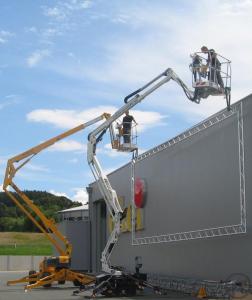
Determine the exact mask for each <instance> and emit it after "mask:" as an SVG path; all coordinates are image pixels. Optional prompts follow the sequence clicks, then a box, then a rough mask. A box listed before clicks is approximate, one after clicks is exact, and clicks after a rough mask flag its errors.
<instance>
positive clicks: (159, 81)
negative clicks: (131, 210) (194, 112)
mask: <svg viewBox="0 0 252 300" xmlns="http://www.w3.org/2000/svg"><path fill="white" fill-rule="evenodd" d="M171 79H172V80H174V81H175V82H177V83H178V84H179V85H180V86H181V87H182V89H183V90H184V92H185V94H186V96H187V98H188V99H189V100H191V101H193V102H196V103H199V101H200V98H199V97H198V96H197V95H196V94H197V93H195V92H192V91H190V90H189V89H188V87H187V86H186V85H185V84H184V82H183V81H182V80H181V79H180V78H179V77H178V76H177V75H176V73H175V72H174V71H173V70H172V69H170V68H168V69H167V70H165V71H164V72H163V73H161V74H160V75H159V76H157V77H155V78H154V79H153V80H151V81H150V82H149V83H147V84H146V85H144V86H143V87H142V88H140V89H138V90H137V91H135V92H133V93H131V94H130V95H128V96H127V97H126V98H125V99H124V102H125V105H124V106H122V107H121V108H120V109H119V110H118V111H116V112H115V113H114V114H113V115H112V116H111V117H110V118H108V119H107V120H106V121H105V122H104V123H102V124H101V125H100V126H98V127H97V128H96V129H95V130H94V131H92V132H91V133H90V134H89V136H88V139H89V141H88V149H87V159H88V163H89V165H90V168H91V170H92V172H93V174H94V177H95V179H96V181H97V184H98V187H99V189H100V192H101V194H102V196H103V197H104V200H105V202H106V205H107V209H108V211H109V213H110V215H111V217H112V220H113V223H114V228H113V230H112V233H111V235H110V236H109V239H108V241H107V244H106V246H105V249H104V250H103V252H102V258H101V262H102V270H103V271H104V272H107V273H110V274H115V275H117V274H118V275H120V274H121V271H117V270H115V269H113V268H112V267H111V266H110V256H111V253H112V250H113V248H114V246H115V244H116V243H117V241H118V238H119V234H120V223H121V217H122V213H123V210H122V208H121V206H120V203H119V201H118V197H117V193H116V191H115V190H114V189H113V188H112V186H111V185H110V182H109V180H108V178H107V176H106V175H105V174H104V173H103V171H102V168H101V166H100V164H99V162H98V160H97V158H96V145H97V143H98V142H100V141H101V139H102V136H103V135H104V134H105V132H106V131H107V129H110V131H113V122H114V121H116V120H117V119H118V118H119V117H121V116H122V115H123V114H124V113H125V112H126V111H127V110H130V109H131V108H132V107H134V106H135V105H136V104H138V103H140V102H141V101H142V100H143V99H144V98H145V97H147V96H148V95H150V94H151V93H153V92H154V91H155V90H157V89H158V88H159V87H161V86H162V85H164V84H165V83H167V82H168V81H170V80H171ZM147 88H148V89H147ZM140 92H143V93H142V94H140ZM111 136H113V132H112V133H111Z"/></svg>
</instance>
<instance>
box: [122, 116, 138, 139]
mask: <svg viewBox="0 0 252 300" xmlns="http://www.w3.org/2000/svg"><path fill="white" fill-rule="evenodd" d="M132 121H133V122H134V123H135V124H136V125H137V122H136V120H135V119H134V117H133V116H131V115H130V114H129V111H128V110H127V111H126V112H125V116H124V117H123V123H122V126H123V142H124V144H130V142H131V128H132Z"/></svg>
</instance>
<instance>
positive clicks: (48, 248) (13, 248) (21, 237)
mask: <svg viewBox="0 0 252 300" xmlns="http://www.w3.org/2000/svg"><path fill="white" fill-rule="evenodd" d="M0 255H46V256H47V255H52V245H51V243H50V242H49V241H48V240H47V238H46V237H45V236H44V234H43V233H28V232H24V233H23V232H0Z"/></svg>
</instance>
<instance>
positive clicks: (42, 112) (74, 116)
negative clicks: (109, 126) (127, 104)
mask: <svg viewBox="0 0 252 300" xmlns="http://www.w3.org/2000/svg"><path fill="white" fill-rule="evenodd" d="M111 111H115V107H113V106H98V107H96V108H90V109H86V110H83V111H75V110H61V109H37V110H34V111H32V112H30V113H29V114H28V115H27V120H28V121H32V122H40V123H49V124H53V125H54V126H56V127H58V128H64V129H69V128H73V127H75V126H77V125H80V124H83V123H85V122H88V121H90V120H92V119H94V118H97V117H98V116H100V115H102V114H103V113H104V112H111Z"/></svg>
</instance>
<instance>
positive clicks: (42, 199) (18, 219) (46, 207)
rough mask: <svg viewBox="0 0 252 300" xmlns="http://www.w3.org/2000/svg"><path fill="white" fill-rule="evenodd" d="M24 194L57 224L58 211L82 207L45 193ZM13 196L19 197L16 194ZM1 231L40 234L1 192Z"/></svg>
mask: <svg viewBox="0 0 252 300" xmlns="http://www.w3.org/2000/svg"><path fill="white" fill-rule="evenodd" d="M24 193H25V194H26V195H27V196H28V197H29V198H30V199H31V200H32V201H33V203H34V204H35V205H37V206H38V207H39V208H40V209H41V210H42V212H43V213H44V214H45V215H46V216H47V217H48V218H53V219H55V221H56V222H57V214H56V212H57V211H60V210H63V209H67V208H71V207H75V206H80V205H81V203H79V202H73V201H71V200H70V199H68V198H66V197H63V196H55V195H53V194H50V193H48V192H45V191H24ZM13 194H15V196H17V195H16V193H13ZM22 203H23V202H22ZM0 231H2V232H3V231H19V232H39V230H38V229H37V228H36V226H34V225H33V223H32V222H31V221H30V220H29V219H28V218H27V217H26V216H25V214H24V213H23V212H22V211H21V210H20V209H19V208H18V207H17V206H16V205H15V204H14V202H13V201H12V200H11V199H10V198H9V197H8V196H7V195H6V194H5V193H4V192H0Z"/></svg>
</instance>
